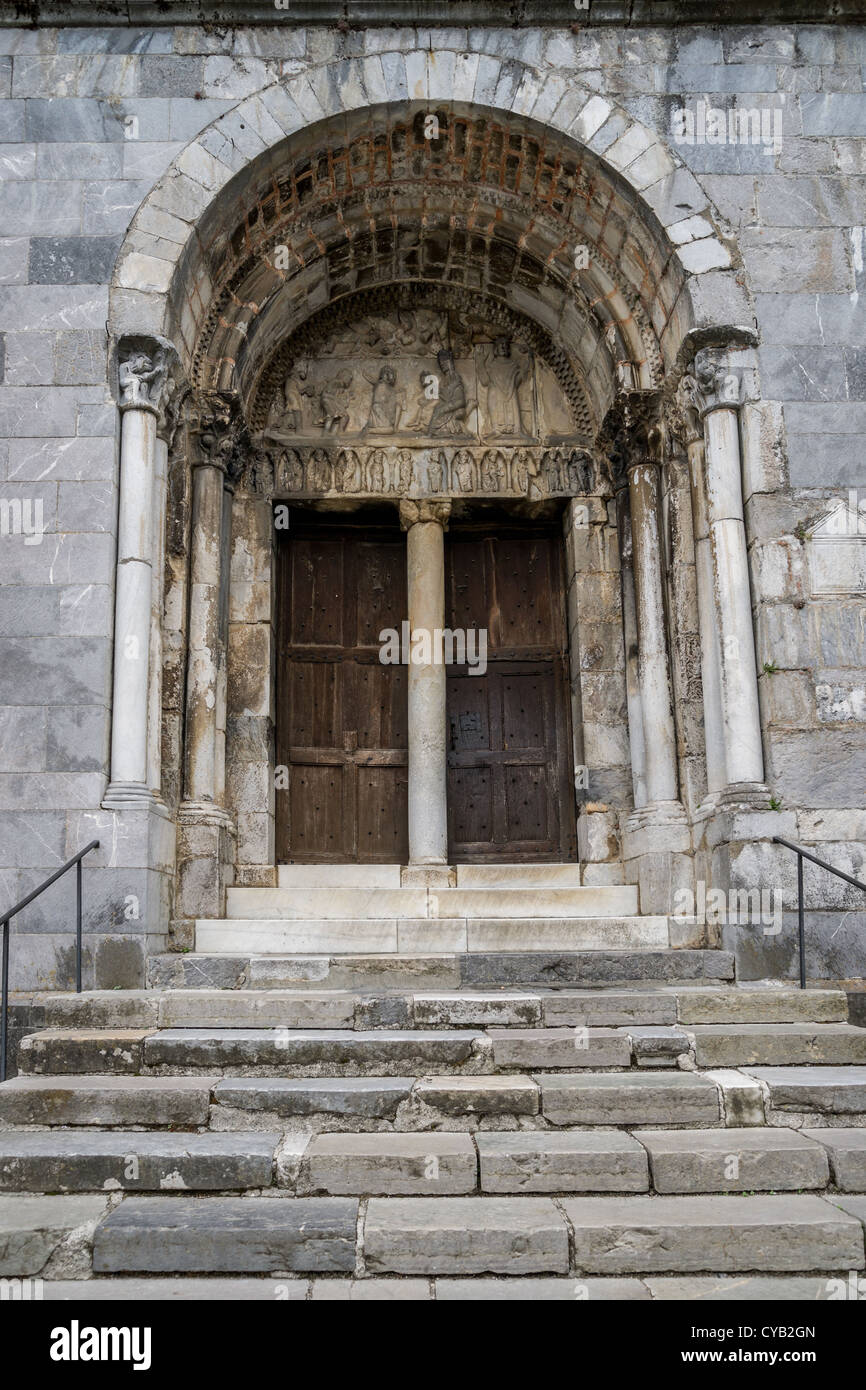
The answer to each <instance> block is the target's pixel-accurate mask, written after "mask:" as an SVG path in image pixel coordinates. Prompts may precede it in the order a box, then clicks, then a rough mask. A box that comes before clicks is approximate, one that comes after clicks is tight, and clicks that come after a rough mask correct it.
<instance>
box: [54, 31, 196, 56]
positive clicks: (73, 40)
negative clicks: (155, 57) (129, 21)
mask: <svg viewBox="0 0 866 1390" xmlns="http://www.w3.org/2000/svg"><path fill="white" fill-rule="evenodd" d="M55 36H56V39H57V52H58V53H171V52H172V39H173V33H172V30H171V29H126V28H116V29H115V28H110V27H106V28H103V29H58V30H57V31H56V35H55Z"/></svg>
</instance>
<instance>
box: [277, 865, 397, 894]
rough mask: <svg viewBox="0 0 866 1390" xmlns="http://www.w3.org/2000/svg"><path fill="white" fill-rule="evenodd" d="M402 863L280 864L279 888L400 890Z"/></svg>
mask: <svg viewBox="0 0 866 1390" xmlns="http://www.w3.org/2000/svg"><path fill="white" fill-rule="evenodd" d="M400 869H401V866H400V865H399V864H278V865H277V887H278V888H292V889H295V890H297V889H299V888H301V889H307V888H328V889H331V888H343V889H345V888H361V889H370V888H399V887H400Z"/></svg>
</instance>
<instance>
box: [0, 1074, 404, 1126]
mask: <svg viewBox="0 0 866 1390" xmlns="http://www.w3.org/2000/svg"><path fill="white" fill-rule="evenodd" d="M413 1084H414V1079H413V1078H412V1077H398V1076H382V1077H373V1076H371V1077H360V1076H341V1077H335V1078H325V1077H322V1078H316V1079H315V1080H307V1079H304V1078H300V1077H260V1078H253V1077H238V1078H234V1077H233V1078H231V1079H226V1080H223V1081H219V1082H217V1084H216V1086H215V1087H214V1101H215V1102H216V1105H217V1108H219V1107H221V1106H224V1107H229V1106H230V1107H232V1108H234V1109H236V1110H266V1111H269V1112H271V1113H273V1114H275V1115H289V1116H294V1115H342V1116H359V1117H362V1118H366V1119H370V1118H373V1119H393V1118H394V1115H395V1114H396V1112H397V1107H398V1106H399V1105H400V1102H401V1101H404V1100H406V1099H407V1098H408V1096H409V1094H410V1092H411V1090H412V1086H413ZM0 1094H2V1093H0ZM0 1113H2V1111H0Z"/></svg>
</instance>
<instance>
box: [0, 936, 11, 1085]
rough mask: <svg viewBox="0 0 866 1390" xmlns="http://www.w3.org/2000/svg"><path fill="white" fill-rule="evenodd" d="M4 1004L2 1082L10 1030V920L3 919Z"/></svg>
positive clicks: (0, 1059)
mask: <svg viewBox="0 0 866 1390" xmlns="http://www.w3.org/2000/svg"><path fill="white" fill-rule="evenodd" d="M2 954H3V1002H2V1005H0V1013H2V1021H0V1081H5V1080H6V1044H7V1040H8V1028H9V918H8V917H5V918H4V919H3V950H2Z"/></svg>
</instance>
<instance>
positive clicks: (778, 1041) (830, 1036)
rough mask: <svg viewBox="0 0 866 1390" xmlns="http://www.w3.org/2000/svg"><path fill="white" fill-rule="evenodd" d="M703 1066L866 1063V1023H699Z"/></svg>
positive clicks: (696, 1031)
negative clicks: (862, 1026) (861, 1026)
mask: <svg viewBox="0 0 866 1390" xmlns="http://www.w3.org/2000/svg"><path fill="white" fill-rule="evenodd" d="M689 1032H690V1033H691V1034H692V1036H693V1037H694V1042H695V1061H696V1062H697V1064H698V1066H699V1067H747V1066H818V1065H826V1066H844V1065H846V1064H848V1063H852V1064H855V1065H856V1064H862V1063H864V1062H866V1028H855V1027H854V1026H853V1025H852V1024H849V1023H770V1024H766V1025H764V1024H760V1023H726V1024H695V1025H691V1026H690V1027H689Z"/></svg>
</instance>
